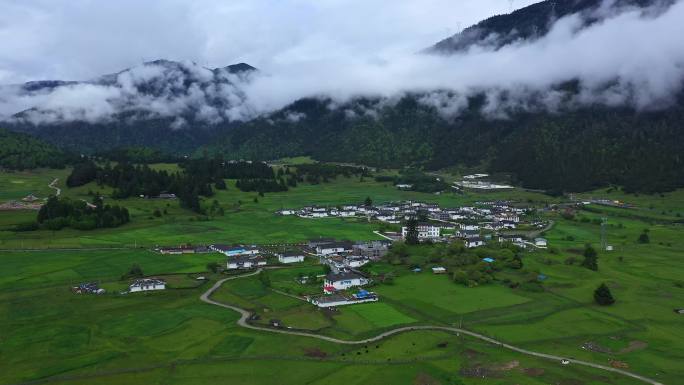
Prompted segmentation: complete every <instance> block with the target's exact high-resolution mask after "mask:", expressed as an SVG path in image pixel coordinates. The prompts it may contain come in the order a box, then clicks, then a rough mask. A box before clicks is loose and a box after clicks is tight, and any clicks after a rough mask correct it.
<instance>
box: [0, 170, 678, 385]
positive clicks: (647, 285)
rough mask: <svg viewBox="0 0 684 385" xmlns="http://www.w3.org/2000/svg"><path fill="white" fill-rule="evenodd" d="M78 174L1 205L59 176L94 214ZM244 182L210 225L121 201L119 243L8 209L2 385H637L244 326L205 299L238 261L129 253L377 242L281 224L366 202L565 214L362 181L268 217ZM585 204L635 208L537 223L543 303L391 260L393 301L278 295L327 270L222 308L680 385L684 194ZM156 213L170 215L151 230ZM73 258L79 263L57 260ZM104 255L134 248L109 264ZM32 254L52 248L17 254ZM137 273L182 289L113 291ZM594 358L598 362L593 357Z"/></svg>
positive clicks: (6, 184)
mask: <svg viewBox="0 0 684 385" xmlns="http://www.w3.org/2000/svg"><path fill="white" fill-rule="evenodd" d="M155 167H170V166H168V165H157V166H155ZM168 169H169V170H172V168H168ZM67 174H68V172H67V171H66V170H39V171H36V172H31V173H12V174H9V173H2V174H0V201H4V200H9V199H19V198H21V197H23V196H25V195H26V194H27V193H34V194H35V195H38V196H43V194H49V193H50V192H51V191H52V190H51V189H49V188H47V184H48V183H49V182H50V181H52V179H54V178H55V177H59V178H60V183H59V184H58V186H60V187H62V188H63V194H64V195H65V196H70V197H73V198H75V199H90V197H89V195H88V191H89V190H92V191H101V192H104V193H105V194H106V193H107V190H106V189H104V188H98V187H97V186H94V185H88V186H83V187H80V188H77V189H66V188H64V179H63V178H64V177H65V176H66V175H67ZM13 181H14V182H13ZM17 181H19V182H17ZM233 183H234V182H233V181H230V183H229V190H227V191H220V192H218V193H217V195H216V197H215V198H212V199H217V200H218V201H219V202H220V203H221V205H222V206H223V207H224V208H225V209H226V215H225V216H224V217H215V218H209V220H202V219H200V218H198V216H197V215H195V214H193V213H190V212H188V211H186V210H184V209H181V208H180V207H178V202H176V201H155V200H144V199H128V200H124V201H120V202H117V203H119V204H122V205H124V206H126V207H128V208H129V210H130V211H131V214H132V217H133V220H132V222H131V223H130V224H127V225H125V226H123V227H120V228H116V229H106V230H96V231H90V232H77V231H74V230H68V229H67V230H62V231H58V232H48V231H38V232H27V233H17V232H13V231H11V227H12V226H13V225H15V224H17V223H22V222H26V221H28V220H30V219H31V218H32V216H33V215H35V212H27V211H20V212H0V249H2V251H0V261H1V262H2V267H3V269H1V270H0V385H6V384H7V385H9V384H20V383H25V382H29V381H35V380H40V379H46V380H49V382H50V383H55V384H70V385H71V384H92V383H97V384H137V383H145V384H157V383H159V384H161V383H164V384H205V383H222V382H225V383H231V384H271V383H274V381H276V382H277V383H281V384H285V385H287V384H302V383H308V384H327V383H333V382H337V381H339V382H344V383H349V384H372V383H388V384H389V383H391V384H468V385H470V384H484V385H490V384H496V385H503V384H515V383H519V384H532V385H535V384H540V385H541V384H572V385H574V384H577V385H591V384H597V385H598V384H627V385H631V384H637V383H638V382H636V381H634V380H630V379H627V378H626V377H622V376H619V375H617V374H613V373H608V372H604V371H598V370H593V369H587V368H580V367H578V366H575V365H570V366H562V365H560V364H559V363H557V362H551V361H545V360H540V359H534V358H531V357H527V356H522V355H520V354H518V353H515V352H511V351H506V350H502V349H501V348H499V347H496V346H492V345H488V344H484V343H481V342H479V341H476V340H473V339H471V338H468V337H464V336H456V335H453V334H448V333H442V332H429V331H424V332H423V331H422V332H411V333H404V334H400V335H396V336H393V337H391V338H388V339H385V340H383V341H380V342H378V343H374V344H369V345H367V346H363V345H362V346H346V345H336V344H333V343H329V342H325V341H321V340H315V339H311V338H303V337H297V336H287V335H281V334H269V333H265V332H258V331H253V330H247V329H244V328H240V327H238V326H237V325H236V321H237V318H238V315H237V313H234V312H232V311H230V310H228V309H225V308H220V307H218V306H212V305H208V304H205V303H202V302H200V301H199V299H198V298H199V296H200V295H201V294H202V293H203V292H204V291H205V290H206V289H207V288H208V287H210V286H211V285H212V284H213V282H215V280H216V279H219V278H222V277H223V275H218V274H216V275H214V274H208V273H206V271H205V270H206V265H207V263H209V262H219V263H221V264H222V263H223V262H224V260H225V257H223V256H222V255H220V254H218V253H210V254H188V255H178V256H174V255H160V254H156V253H153V252H151V251H149V250H147V249H144V248H131V247H132V246H136V245H137V246H145V247H150V246H154V245H178V244H181V243H192V244H202V243H213V242H221V243H229V242H238V243H264V244H272V243H282V242H299V241H303V240H306V239H308V238H313V237H318V236H331V237H336V238H348V239H355V240H356V239H372V238H375V235H374V234H373V233H372V230H375V229H376V228H377V225H375V224H372V223H371V224H369V223H367V222H365V221H364V220H341V219H325V220H305V219H299V218H295V217H278V216H275V215H274V212H275V211H276V210H279V209H280V208H284V207H301V206H304V205H309V204H319V205H340V204H344V203H353V202H360V201H362V200H363V199H365V197H366V196H370V197H371V198H372V199H373V200H374V201H376V202H380V201H390V200H400V199H417V200H423V201H431V202H438V203H440V204H442V205H444V206H449V205H458V204H463V203H472V202H475V201H478V200H491V199H514V200H517V201H519V202H521V203H523V204H528V203H527V202H529V201H532V202H535V204H539V205H543V204H544V203H551V202H557V201H560V199H557V198H550V197H546V196H544V195H541V194H536V193H529V192H524V191H519V190H516V191H512V192H497V193H490V194H479V195H478V194H474V193H467V194H465V195H458V194H450V193H448V194H443V195H439V196H438V195H432V194H420V193H411V192H403V191H398V190H396V189H394V188H393V187H392V186H388V185H385V184H382V183H376V182H374V181H372V180H370V178H366V180H365V181H364V182H360V181H359V180H358V179H356V178H352V179H344V178H339V179H338V180H336V181H333V182H332V183H329V184H321V185H315V186H314V185H301V186H299V187H297V188H295V189H292V190H291V191H288V192H285V193H278V194H275V193H274V194H266V196H265V197H259V198H258V202H256V203H255V202H254V197H255V196H256V194H254V193H243V192H240V191H238V190H237V189H235V188H234V187H233ZM41 186H42V187H41ZM41 188H44V190H41ZM590 195H591V196H593V197H596V198H598V197H601V198H604V197H606V198H611V199H621V200H624V201H627V202H631V203H634V204H635V205H636V206H637V208H635V209H616V208H606V207H599V206H595V205H590V206H589V207H588V209H587V210H580V211H578V212H577V213H576V215H575V219H574V220H568V219H564V218H563V217H561V216H560V215H559V214H557V213H554V212H545V213H543V214H541V215H543V216H545V217H546V218H547V219H550V220H553V221H554V222H555V225H554V227H553V228H552V229H551V230H549V231H547V232H546V233H545V234H544V237H546V238H547V239H548V240H549V244H550V248H549V249H547V250H536V251H528V252H526V253H525V254H524V257H523V263H524V269H526V271H527V272H533V273H543V274H544V275H546V276H547V277H548V278H547V279H546V280H545V281H544V283H543V285H542V286H543V291H540V292H536V291H528V290H526V289H525V288H523V287H518V288H516V289H511V288H509V287H508V286H506V284H505V283H504V282H503V279H509V280H513V281H515V280H519V279H521V277H522V276H524V274H523V273H520V272H514V271H505V272H502V273H499V274H497V276H498V277H499V281H495V282H493V283H490V284H487V285H484V286H480V287H475V288H466V287H463V286H461V285H457V284H455V283H453V282H452V281H451V280H450V279H449V277H448V276H447V275H433V274H432V273H431V272H430V271H429V266H427V265H425V266H424V267H425V269H424V271H423V273H419V274H413V273H411V272H410V271H409V269H408V266H393V265H389V264H385V263H378V264H375V265H373V266H371V267H370V269H371V270H372V271H374V272H377V273H386V272H390V271H391V272H393V273H394V274H395V275H396V278H395V279H394V282H393V283H392V284H377V285H376V286H374V287H372V288H371V290H373V291H375V292H377V293H378V294H379V295H380V301H379V302H377V303H371V304H363V305H357V306H349V307H341V308H340V309H337V311H323V310H319V309H317V308H315V307H314V306H312V305H311V304H309V303H306V302H304V301H301V300H298V299H295V298H292V297H290V296H286V295H283V294H280V293H278V292H276V291H274V290H273V289H276V290H278V291H282V292H285V293H289V294H292V295H301V294H314V293H320V283H318V284H311V285H302V284H300V283H298V282H296V278H297V277H298V276H299V275H300V274H301V275H309V274H311V273H313V274H317V275H318V274H322V273H323V269H322V267H320V266H319V265H316V264H315V261H314V260H313V259H311V260H307V262H305V263H304V264H300V265H295V266H288V267H286V268H284V269H279V270H272V271H268V273H267V275H268V278H269V279H268V281H269V282H270V287H267V286H266V285H264V281H263V280H261V279H260V277H258V276H253V277H249V278H241V279H236V280H232V281H228V282H226V284H224V285H223V286H222V287H221V288H220V289H219V290H218V291H217V292H216V293H215V294H214V295H213V297H212V298H213V299H214V300H217V301H220V302H224V303H227V304H234V305H236V306H240V307H243V308H247V309H250V310H252V311H254V312H255V313H256V314H258V316H259V320H257V321H256V322H257V323H258V324H261V325H268V324H269V321H270V320H271V319H278V320H280V321H281V322H282V323H283V324H284V325H285V326H286V327H292V328H294V329H302V330H308V331H315V332H317V333H321V334H325V335H330V336H335V337H338V338H346V339H355V338H362V337H368V336H372V335H375V334H377V333H379V332H381V331H385V330H388V329H391V328H394V327H397V326H400V325H408V324H435V325H454V326H458V325H461V326H462V327H464V328H467V329H470V330H473V331H477V332H480V333H483V334H486V335H490V336H493V337H495V338H497V339H501V340H504V341H506V342H509V343H512V344H515V345H516V346H520V347H523V348H526V349H531V350H536V351H541V352H546V353H553V354H557V355H563V356H572V357H576V358H580V359H585V360H589V361H592V362H595V363H600V364H604V365H610V362H611V361H612V360H617V361H620V362H623V363H625V364H627V365H628V366H629V369H628V370H631V371H634V372H636V373H639V374H643V375H646V376H649V377H652V378H655V379H658V380H659V381H661V382H662V383H664V384H668V385H669V384H677V383H678V382H679V381H680V380H681V378H682V376H684V370H682V367H681V362H684V333H682V322H683V321H684V318H683V317H684V316H682V315H678V314H676V313H675V312H674V311H673V310H674V309H675V308H684V288H683V286H684V253H683V252H682V250H684V238H683V237H682V236H681V234H682V231H683V230H684V229H683V228H682V225H680V224H677V223H676V222H677V221H678V220H679V218H680V217H678V216H677V214H678V213H682V212H684V211H683V209H684V191H677V192H673V193H668V194H664V196H662V197H661V196H659V195H658V196H631V195H624V194H623V193H621V192H615V191H613V192H610V193H608V192H606V191H605V190H602V191H596V192H592V193H591V194H590ZM587 196H589V194H588V195H587ZM108 203H111V202H108ZM207 203H210V202H207ZM155 209H160V210H166V211H167V214H165V215H163V216H162V217H161V218H154V217H153V216H152V212H153V211H154V210H155ZM604 217H606V218H607V221H608V222H607V223H608V225H607V226H606V227H605V234H606V240H607V242H608V244H610V245H612V246H613V247H614V250H613V251H605V250H599V270H598V271H596V272H594V271H590V270H587V269H585V268H583V267H581V266H580V264H579V263H580V262H581V259H582V255H581V253H582V250H583V248H584V245H585V244H586V243H591V244H593V245H594V246H595V247H596V248H599V246H600V241H601V226H600V225H599V223H600V220H601V218H604ZM644 229H648V230H649V232H648V234H649V238H650V243H648V244H640V243H637V238H638V237H639V234H641V233H642V232H643V231H644ZM67 247H68V248H74V250H66V249H62V250H55V249H57V248H67ZM106 247H128V248H127V249H98V248H106ZM19 248H41V249H45V250H33V251H19V250H10V251H7V249H19ZM48 248H52V250H50V249H48ZM409 252H410V253H411V254H412V255H411V260H414V261H417V262H420V263H421V264H427V258H426V255H427V253H426V252H424V251H423V250H422V248H415V249H409ZM418 254H420V255H418ZM423 254H425V255H423ZM573 259H574V260H575V262H574V263H573V264H570V263H569V262H571V261H572V260H573ZM133 264H138V265H140V266H141V268H142V269H143V271H144V273H145V274H146V275H148V276H158V275H165V277H166V279H167V280H168V281H169V289H167V290H165V291H163V292H154V293H135V294H127V295H121V294H118V292H119V291H121V290H123V289H125V288H126V286H127V285H128V282H129V281H128V280H124V281H122V280H121V279H120V278H121V276H122V274H124V273H125V272H126V271H127V270H128V268H129V267H130V266H131V265H133ZM194 273H196V274H194ZM199 274H201V275H206V276H208V277H209V278H210V282H206V283H204V284H202V283H201V282H198V281H197V280H196V277H197V276H198V275H199ZM86 281H97V282H100V284H101V285H102V287H104V288H106V289H107V290H108V293H107V294H105V295H102V296H91V295H76V294H72V293H71V292H70V290H69V288H70V287H71V286H72V285H74V284H77V283H79V282H86ZM603 282H605V283H606V284H607V285H608V286H609V287H610V289H611V291H612V293H613V295H614V296H615V298H616V299H617V302H616V303H615V304H614V305H612V306H610V307H600V306H598V305H596V304H595V303H594V301H593V298H592V293H593V291H594V289H595V288H596V287H597V286H598V285H599V284H601V283H603ZM587 343H590V344H591V345H592V346H599V347H601V351H592V350H591V349H585V348H583V347H582V346H583V345H585V344H587ZM477 367H484V368H486V369H487V371H486V373H487V376H486V378H484V379H483V378H481V377H477V376H469V375H468V373H470V372H469V371H468V370H469V369H472V368H477Z"/></svg>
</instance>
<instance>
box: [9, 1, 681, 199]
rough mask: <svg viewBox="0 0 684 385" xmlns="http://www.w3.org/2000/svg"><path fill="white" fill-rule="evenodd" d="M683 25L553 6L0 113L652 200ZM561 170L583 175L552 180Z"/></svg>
mask: <svg viewBox="0 0 684 385" xmlns="http://www.w3.org/2000/svg"><path fill="white" fill-rule="evenodd" d="M681 20H684V3H682V2H681V1H665V0H664V1H660V0H613V1H611V0H604V1H599V0H571V1H564V2H560V1H543V2H540V3H538V4H534V5H532V6H529V7H526V8H523V9H521V10H518V11H516V12H513V13H511V14H509V15H502V16H496V17H493V18H490V19H488V20H485V21H483V22H481V23H479V24H477V25H475V26H473V27H470V28H467V29H465V30H464V31H463V32H461V33H459V34H457V35H455V36H452V37H450V38H448V39H446V40H443V41H441V42H439V43H437V44H436V45H434V46H433V47H431V48H430V49H428V50H426V51H424V52H422V53H419V54H411V55H395V56H392V57H387V58H382V59H379V58H368V57H358V56H354V55H350V56H349V57H345V58H343V59H339V58H337V59H336V60H331V61H300V62H295V63H292V64H281V65H278V66H276V67H274V68H268V69H263V68H262V69H260V70H256V69H254V68H253V67H251V66H249V65H247V64H239V65H235V66H229V67H225V68H217V69H208V68H204V67H203V66H200V65H197V64H195V63H189V62H182V63H179V62H173V61H166V60H158V61H154V62H146V63H144V64H143V65H140V66H136V67H133V68H129V69H127V70H124V71H121V72H118V73H116V74H111V75H105V76H102V77H99V78H97V79H94V80H90V81H78V82H74V81H64V82H63V81H47V82H31V83H27V84H24V85H20V86H5V87H2V88H0V106H1V107H0V108H1V109H0V111H2V112H4V114H5V115H6V124H5V125H6V126H7V127H8V128H10V129H13V130H17V131H23V132H28V133H31V134H34V135H36V136H39V137H41V138H44V139H46V140H48V141H50V142H53V143H56V144H58V145H60V146H63V147H67V148H70V149H74V150H78V151H81V152H85V153H92V152H95V151H102V150H107V149H111V148H116V147H122V146H150V147H155V148H160V149H163V150H165V151H167V152H171V153H183V154H187V153H192V152H196V153H203V152H210V153H217V154H222V155H224V156H227V157H244V158H253V159H269V158H275V157H279V156H285V155H302V154H308V155H313V156H314V157H316V158H318V159H322V160H335V161H356V162H360V163H367V164H374V165H381V166H391V167H401V166H406V165H416V166H421V167H427V168H438V167H445V166H449V165H453V164H465V165H468V166H471V167H476V166H480V167H485V168H490V169H492V170H494V169H495V170H497V171H505V172H512V173H514V174H515V175H517V176H518V177H519V180H520V182H521V183H523V184H525V185H527V186H530V187H539V188H545V189H560V190H565V189H570V190H577V189H588V188H592V187H595V186H597V185H601V184H605V183H619V184H628V185H630V186H632V189H634V190H643V188H644V187H643V186H642V183H641V182H638V179H639V178H641V179H642V181H643V180H645V179H644V178H643V175H645V174H648V175H649V179H648V180H652V179H655V182H658V183H655V184H653V183H652V185H653V186H657V187H656V188H655V189H656V190H662V189H670V188H672V186H679V185H683V184H684V180H683V179H682V175H680V174H681V173H679V174H676V175H672V171H668V170H671V169H675V168H677V169H681V164H680V163H681V160H680V159H679V157H678V155H676V154H677V153H681V151H682V150H684V149H682V148H681V145H679V144H677V143H682V142H683V141H682V140H681V139H682V138H683V135H684V134H683V132H684V130H683V129H682V127H681V124H682V123H681V122H682V121H684V120H682V119H680V118H681V117H682V113H681V111H682V97H681V90H682V82H683V80H684V46H682V44H681V43H680V38H679V37H680V36H684V23H681ZM585 143H588V144H585ZM542 148H543V150H541V149H542ZM529 149H537V151H538V152H535V151H529ZM634 149H637V150H638V149H641V150H639V151H641V152H639V151H637V152H638V153H642V158H641V159H642V161H641V163H639V164H637V162H639V159H637V158H633V157H632V156H631V155H628V152H629V151H631V150H634ZM585 159H587V160H588V161H586V162H585V161H584V160H585ZM597 159H601V160H600V162H603V163H598V165H596V164H595V163H596V162H597ZM610 159H625V160H624V161H622V162H621V164H613V163H612V161H609V160H610ZM644 159H645V161H643V160H644ZM551 165H553V167H555V169H556V170H568V173H571V175H570V174H566V175H564V176H563V177H559V178H558V179H557V180H556V179H553V178H548V177H546V178H544V177H542V175H546V176H548V173H545V172H542V171H544V170H546V169H547V168H548V167H550V166H551ZM644 165H649V167H652V168H653V169H655V171H653V170H651V171H648V170H645V169H643V166H644ZM637 166H638V167H637ZM530 170H537V171H530ZM657 170H661V171H657ZM677 172H678V171H677ZM677 172H675V173H677ZM666 174H667V175H666ZM660 181H666V182H663V183H660Z"/></svg>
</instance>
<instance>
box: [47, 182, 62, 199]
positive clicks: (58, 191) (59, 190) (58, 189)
mask: <svg viewBox="0 0 684 385" xmlns="http://www.w3.org/2000/svg"><path fill="white" fill-rule="evenodd" d="M58 181H59V178H55V180H53V181H52V182H50V184H49V185H48V187H49V188H51V189H53V190H55V191H56V192H55V196H59V195H60V194H61V193H62V189H61V188H59V187H57V186H55V184H56V183H57V182H58Z"/></svg>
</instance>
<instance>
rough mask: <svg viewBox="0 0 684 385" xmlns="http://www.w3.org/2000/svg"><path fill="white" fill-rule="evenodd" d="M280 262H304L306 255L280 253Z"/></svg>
mask: <svg viewBox="0 0 684 385" xmlns="http://www.w3.org/2000/svg"><path fill="white" fill-rule="evenodd" d="M278 262H280V263H298V262H304V255H303V254H302V253H295V252H285V253H282V254H278Z"/></svg>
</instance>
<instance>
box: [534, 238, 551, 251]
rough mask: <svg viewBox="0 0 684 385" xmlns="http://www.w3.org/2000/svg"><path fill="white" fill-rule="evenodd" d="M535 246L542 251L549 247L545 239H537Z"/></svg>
mask: <svg viewBox="0 0 684 385" xmlns="http://www.w3.org/2000/svg"><path fill="white" fill-rule="evenodd" d="M534 245H535V246H537V247H538V248H540V249H545V248H546V247H547V246H548V241H547V240H546V239H544V238H535V239H534Z"/></svg>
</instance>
